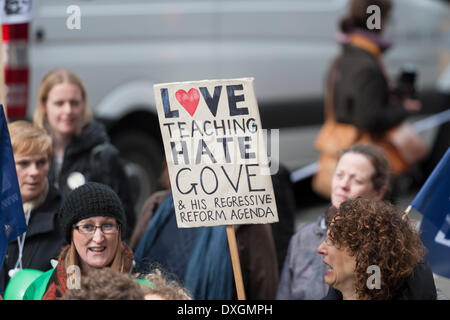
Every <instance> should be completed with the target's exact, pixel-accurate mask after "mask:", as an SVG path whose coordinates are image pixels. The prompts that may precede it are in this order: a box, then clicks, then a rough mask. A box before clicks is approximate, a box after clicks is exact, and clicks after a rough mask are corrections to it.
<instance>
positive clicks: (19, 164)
mask: <svg viewBox="0 0 450 320" xmlns="http://www.w3.org/2000/svg"><path fill="white" fill-rule="evenodd" d="M8 128H9V132H10V136H11V145H12V149H13V152H14V161H15V165H16V171H17V179H18V182H19V188H20V194H21V197H22V203H23V209H24V213H25V217H26V221H27V228H28V230H27V231H26V232H25V233H24V234H23V235H21V236H20V237H18V238H17V240H15V241H12V242H11V243H10V244H9V245H8V251H7V255H6V257H5V261H4V263H3V267H2V268H1V272H0V290H1V291H2V292H3V291H4V290H5V288H6V285H7V284H8V283H9V280H10V279H11V277H13V276H14V275H15V274H16V272H18V271H20V270H22V269H37V270H41V271H45V270H48V269H49V268H50V267H51V264H50V261H51V259H54V258H57V256H58V253H59V252H60V251H61V248H62V246H63V244H64V239H63V236H62V234H61V233H60V230H59V222H58V216H57V211H58V210H59V208H60V206H61V202H62V197H61V194H60V192H59V191H58V190H56V189H55V188H54V187H53V186H51V185H49V183H48V180H47V174H48V170H49V167H50V159H51V154H52V141H51V138H50V136H49V135H48V134H47V132H46V131H45V130H43V129H40V128H38V127H36V126H34V125H33V124H31V123H29V122H27V121H15V122H13V123H11V124H9V126H8Z"/></svg>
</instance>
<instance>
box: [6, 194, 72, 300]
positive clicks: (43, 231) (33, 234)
mask: <svg viewBox="0 0 450 320" xmlns="http://www.w3.org/2000/svg"><path fill="white" fill-rule="evenodd" d="M61 201H62V197H61V194H60V192H59V191H58V190H56V189H55V188H54V187H52V186H50V188H49V192H48V194H47V198H46V199H45V201H44V203H43V204H42V205H41V206H39V207H38V208H36V209H35V210H33V211H31V214H30V221H29V222H28V230H27V233H26V236H25V245H24V249H23V253H22V254H23V255H22V267H23V268H27V269H30V268H31V269H37V270H41V271H46V270H48V269H50V268H51V267H52V266H51V264H50V260H51V259H57V258H58V255H59V253H60V251H61V249H62V247H63V245H64V237H63V235H62V234H61V232H60V226H59V219H58V216H57V211H58V209H59V207H60V206H61ZM18 256H19V247H18V243H17V241H16V240H14V241H12V242H11V243H10V244H9V245H8V251H7V255H6V257H5V261H4V263H3V267H2V270H1V272H0V288H1V291H2V292H4V290H5V288H6V285H7V283H8V282H9V276H8V271H9V270H10V269H13V268H14V266H15V264H16V261H17V258H18Z"/></svg>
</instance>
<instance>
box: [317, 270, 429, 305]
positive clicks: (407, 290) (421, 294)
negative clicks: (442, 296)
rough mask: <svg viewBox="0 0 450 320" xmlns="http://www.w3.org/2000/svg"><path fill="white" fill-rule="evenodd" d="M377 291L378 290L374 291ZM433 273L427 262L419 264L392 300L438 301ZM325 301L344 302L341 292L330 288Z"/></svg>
mask: <svg viewBox="0 0 450 320" xmlns="http://www.w3.org/2000/svg"><path fill="white" fill-rule="evenodd" d="M374 290H376V289H374ZM436 299H437V292H436V285H435V283H434V278H433V272H432V271H431V268H430V266H429V265H428V263H427V262H420V263H418V264H417V265H416V266H415V267H414V270H413V273H412V274H411V275H410V276H409V277H408V278H407V279H406V280H405V283H404V284H403V286H401V287H400V289H399V290H398V292H397V294H395V295H394V297H393V298H392V300H436ZM323 300H342V294H341V292H340V291H339V290H336V289H334V288H333V287H330V289H329V290H328V294H327V295H326V296H325V297H324V298H323Z"/></svg>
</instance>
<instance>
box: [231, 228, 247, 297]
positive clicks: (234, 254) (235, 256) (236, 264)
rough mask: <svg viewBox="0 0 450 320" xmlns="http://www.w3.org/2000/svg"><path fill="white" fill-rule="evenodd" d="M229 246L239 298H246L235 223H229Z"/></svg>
mask: <svg viewBox="0 0 450 320" xmlns="http://www.w3.org/2000/svg"><path fill="white" fill-rule="evenodd" d="M226 229H227V238H228V247H229V248H230V256H231V263H232V265H233V274H234V283H235V284H236V292H237V298H238V300H245V291H244V282H243V280H242V272H241V263H240V261H239V252H238V248H237V243H236V234H235V232H234V227H233V225H227V226H226Z"/></svg>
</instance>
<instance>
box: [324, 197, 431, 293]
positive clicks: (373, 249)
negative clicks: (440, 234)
mask: <svg viewBox="0 0 450 320" xmlns="http://www.w3.org/2000/svg"><path fill="white" fill-rule="evenodd" d="M327 224H328V226H329V229H328V230H329V239H330V240H331V242H332V243H333V245H334V246H336V247H338V248H346V249H348V251H349V253H350V255H351V256H353V257H355V260H356V267H355V289H356V293H357V295H358V297H359V298H360V299H370V300H389V299H392V298H393V297H394V296H395V295H396V293H397V291H398V290H399V289H400V287H401V286H402V284H403V283H404V281H405V280H406V278H407V277H408V276H409V275H411V274H412V272H413V270H414V267H415V266H416V264H417V263H419V262H420V260H422V259H423V257H424V255H425V246H424V245H423V243H422V241H421V240H420V238H419V233H418V232H417V231H416V230H415V228H414V227H413V224H412V221H411V220H410V219H409V218H408V217H407V216H405V215H404V213H403V212H402V211H401V210H400V209H398V208H396V207H395V206H394V205H392V204H390V203H388V202H385V201H381V200H368V199H363V198H356V199H352V200H347V201H345V202H343V203H342V204H341V206H340V207H339V209H337V210H334V211H332V212H331V213H330V214H329V215H328V216H327ZM371 265H376V266H378V267H379V268H380V272H381V288H380V289H369V287H368V286H367V279H368V273H367V268H368V267H369V266H371Z"/></svg>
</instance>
